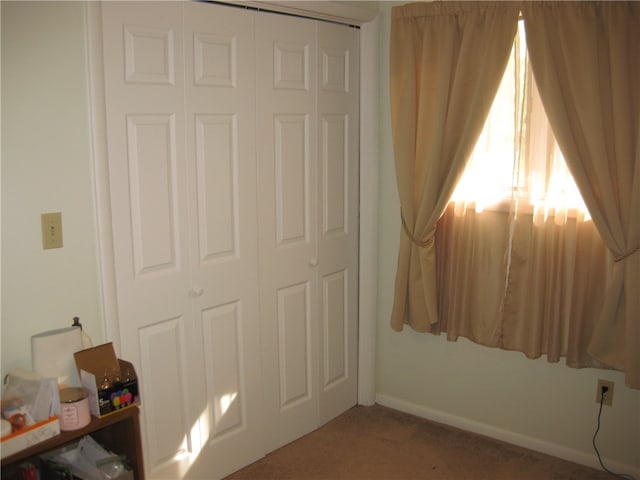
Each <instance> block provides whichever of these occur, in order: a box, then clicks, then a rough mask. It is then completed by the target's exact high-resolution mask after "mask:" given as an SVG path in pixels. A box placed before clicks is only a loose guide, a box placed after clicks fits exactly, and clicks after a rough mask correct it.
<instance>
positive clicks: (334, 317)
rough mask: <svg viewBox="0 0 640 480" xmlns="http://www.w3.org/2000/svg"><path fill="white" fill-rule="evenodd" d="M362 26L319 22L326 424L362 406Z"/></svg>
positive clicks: (320, 244)
mask: <svg viewBox="0 0 640 480" xmlns="http://www.w3.org/2000/svg"><path fill="white" fill-rule="evenodd" d="M358 39H359V36H358V31H357V30H356V29H354V28H351V27H347V26H345V25H336V24H331V23H327V22H321V23H319V24H318V58H317V61H318V84H319V86H318V138H319V141H318V159H319V163H320V167H319V174H318V178H317V182H318V192H319V200H318V231H319V236H318V269H319V272H318V273H319V275H320V278H321V280H320V284H321V298H322V301H321V302H320V305H319V307H320V313H319V314H320V318H321V328H320V330H319V334H320V337H319V344H320V348H319V357H320V360H319V361H320V365H321V373H320V379H321V387H320V393H319V397H320V401H319V404H320V413H319V416H320V423H325V422H327V421H329V420H331V419H333V418H334V417H336V416H337V415H339V414H341V413H342V412H344V411H345V410H347V409H348V408H350V407H352V406H353V405H355V404H356V403H357V350H358V229H359V225H358V211H359V207H358V205H359V204H358V198H359V190H358V187H359V118H358V114H359V89H358V85H359V69H358V59H359V51H358Z"/></svg>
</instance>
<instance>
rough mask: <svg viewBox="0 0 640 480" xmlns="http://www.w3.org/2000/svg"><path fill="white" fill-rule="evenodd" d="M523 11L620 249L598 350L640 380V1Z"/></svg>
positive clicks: (561, 118)
mask: <svg viewBox="0 0 640 480" xmlns="http://www.w3.org/2000/svg"><path fill="white" fill-rule="evenodd" d="M522 11H523V16H524V18H525V25H526V31H527V47H528V50H529V55H530V60H531V65H532V68H533V73H534V76H535V78H536V82H537V84H538V88H539V90H540V95H541V97H542V101H543V103H544V106H545V110H546V112H547V116H548V118H549V121H550V123H551V126H552V128H553V130H554V132H555V134H556V138H557V140H558V143H559V145H560V147H561V149H562V151H563V154H564V156H565V159H566V161H567V164H568V166H569V169H570V170H571V172H572V174H573V176H574V178H575V180H576V183H577V185H578V187H579V189H580V193H581V194H582V197H583V198H584V200H585V203H586V205H587V207H588V209H589V212H590V213H591V216H592V218H593V221H594V223H595V225H596V227H597V229H598V231H599V233H600V235H601V236H602V238H603V239H604V242H605V244H606V245H607V247H608V249H609V250H610V251H611V252H612V253H613V255H614V258H615V261H614V266H613V273H612V279H611V282H610V286H609V289H608V291H607V292H606V296H605V300H604V306H603V308H602V310H601V312H600V315H599V318H598V322H597V325H596V329H595V331H594V333H593V335H592V337H591V342H590V345H589V352H590V353H591V355H592V356H593V357H595V358H597V359H598V360H600V361H602V362H604V363H605V364H607V365H609V366H611V367H614V368H616V369H618V370H622V371H624V372H625V373H626V377H625V382H626V384H627V385H628V386H630V387H632V388H640V3H636V2H575V3H574V2H571V3H563V2H558V3H556V2H552V3H547V2H541V3H527V2H524V3H523V5H522Z"/></svg>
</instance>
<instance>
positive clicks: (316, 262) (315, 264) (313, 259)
mask: <svg viewBox="0 0 640 480" xmlns="http://www.w3.org/2000/svg"><path fill="white" fill-rule="evenodd" d="M309 265H311V266H312V267H317V266H318V259H317V258H312V259H311V260H309Z"/></svg>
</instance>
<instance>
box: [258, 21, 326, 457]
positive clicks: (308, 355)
mask: <svg viewBox="0 0 640 480" xmlns="http://www.w3.org/2000/svg"><path fill="white" fill-rule="evenodd" d="M316 27H317V24H316V22H315V21H311V20H303V19H299V18H292V17H286V16H281V15H273V14H260V15H257V16H256V60H257V80H256V81H257V99H256V100H257V158H258V179H259V183H258V199H259V205H258V213H259V231H260V249H259V252H260V310H261V324H262V337H261V338H262V354H263V362H262V371H263V392H264V393H263V403H264V408H263V411H264V424H265V447H266V450H267V452H269V451H271V450H274V449H276V448H278V447H280V446H281V445H283V444H285V443H288V442H290V441H291V440H293V439H295V438H298V437H300V436H302V435H304V434H305V433H308V432H309V431H311V430H313V429H314V428H316V427H317V425H318V399H319V397H318V381H317V380H318V345H317V339H318V308H317V307H318V295H317V290H318V289H317V286H318V273H317V272H318V266H317V265H318V249H317V227H318V222H317V218H318V217H317V182H316V179H317V174H318V170H317V158H316V135H317V133H316V132H317V128H316V125H317V123H316V121H317V120H316V96H315V90H316Z"/></svg>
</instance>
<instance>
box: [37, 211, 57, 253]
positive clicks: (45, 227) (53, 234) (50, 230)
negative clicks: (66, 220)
mask: <svg viewBox="0 0 640 480" xmlns="http://www.w3.org/2000/svg"><path fill="white" fill-rule="evenodd" d="M40 221H41V223H42V248H43V249H44V250H47V249H49V248H62V213H60V212H54V213H43V214H42V215H41V216H40Z"/></svg>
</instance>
